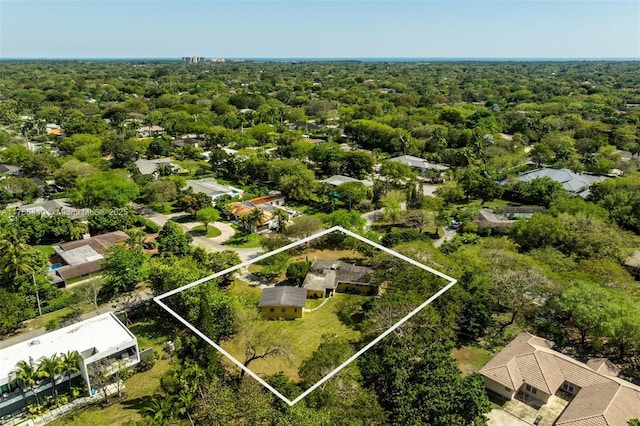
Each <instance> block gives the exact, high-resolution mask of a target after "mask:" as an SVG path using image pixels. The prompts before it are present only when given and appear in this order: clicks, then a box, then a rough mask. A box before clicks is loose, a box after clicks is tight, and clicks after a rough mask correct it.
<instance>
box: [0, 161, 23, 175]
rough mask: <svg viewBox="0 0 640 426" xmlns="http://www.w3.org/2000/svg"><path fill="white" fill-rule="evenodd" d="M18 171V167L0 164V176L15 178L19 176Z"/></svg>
mask: <svg viewBox="0 0 640 426" xmlns="http://www.w3.org/2000/svg"><path fill="white" fill-rule="evenodd" d="M20 170H21V168H20V167H19V166H12V165H11V164H4V163H0V176H16V175H19V174H20Z"/></svg>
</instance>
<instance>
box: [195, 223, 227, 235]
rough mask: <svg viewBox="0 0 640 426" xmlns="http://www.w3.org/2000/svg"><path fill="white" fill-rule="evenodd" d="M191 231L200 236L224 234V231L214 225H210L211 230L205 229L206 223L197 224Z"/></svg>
mask: <svg viewBox="0 0 640 426" xmlns="http://www.w3.org/2000/svg"><path fill="white" fill-rule="evenodd" d="M191 232H193V233H194V234H195V235H197V236H199V237H207V238H215V237H218V236H220V234H222V231H220V230H219V229H218V228H216V227H215V226H213V225H209V232H206V231H205V228H204V225H200V226H196V227H195V228H193V229H192V230H191Z"/></svg>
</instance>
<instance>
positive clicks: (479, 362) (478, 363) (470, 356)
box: [451, 345, 495, 374]
mask: <svg viewBox="0 0 640 426" xmlns="http://www.w3.org/2000/svg"><path fill="white" fill-rule="evenodd" d="M494 355H495V354H493V353H491V352H489V351H488V350H486V349H483V348H479V347H478V346H473V345H469V346H463V347H461V348H460V349H457V348H456V349H454V350H453V351H452V353H451V356H453V357H454V358H455V359H456V361H458V367H460V369H461V370H462V372H463V373H464V374H470V373H475V372H477V371H479V370H480V369H481V368H482V367H484V365H485V364H486V363H487V362H489V361H490V360H491V358H493V356H494Z"/></svg>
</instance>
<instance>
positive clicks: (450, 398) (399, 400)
mask: <svg viewBox="0 0 640 426" xmlns="http://www.w3.org/2000/svg"><path fill="white" fill-rule="evenodd" d="M401 346H402V345H401ZM360 366H361V370H362V376H363V380H364V383H365V384H366V385H367V386H369V387H372V388H373V389H374V390H375V391H376V393H377V395H378V398H379V400H380V404H381V405H382V407H383V408H384V409H385V410H386V411H387V412H388V414H389V421H390V423H392V424H430V425H434V426H438V425H442V426H444V425H453V424H460V425H462V424H480V425H483V424H486V421H487V419H486V418H485V417H484V413H486V412H488V411H489V409H490V404H489V400H488V398H487V395H486V392H485V391H484V381H483V379H482V377H481V376H480V375H478V374H477V373H476V374H471V375H468V376H466V377H463V376H462V373H461V371H460V370H459V369H458V367H457V366H456V362H455V360H454V359H453V358H452V357H451V355H450V354H449V351H448V350H447V349H446V348H445V347H443V346H442V345H439V344H437V343H431V344H428V345H425V346H424V348H423V349H421V350H420V351H419V352H418V353H417V354H414V353H412V351H411V350H407V349H402V348H401V347H400V348H398V347H395V345H393V347H392V346H391V345H382V346H380V347H378V348H373V349H372V350H370V351H369V352H367V353H366V354H365V355H364V356H363V357H362V359H361V360H360Z"/></svg>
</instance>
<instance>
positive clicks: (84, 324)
mask: <svg viewBox="0 0 640 426" xmlns="http://www.w3.org/2000/svg"><path fill="white" fill-rule="evenodd" d="M72 351H77V352H78V353H79V354H80V357H81V362H80V363H79V365H78V369H79V370H80V372H79V373H75V374H72V377H76V376H82V378H83V379H84V381H85V383H86V385H87V390H88V391H89V393H90V394H92V393H94V392H95V391H98V389H97V388H96V386H93V385H92V384H91V380H90V371H91V369H92V366H94V365H95V364H96V363H98V362H104V361H102V360H105V359H106V360H107V362H108V363H110V364H113V363H116V362H120V365H121V366H126V367H129V366H133V365H135V364H137V363H138V362H140V354H139V350H138V340H137V339H136V336H134V335H133V333H131V332H130V331H129V329H127V327H125V326H124V324H122V322H120V320H119V319H118V318H117V317H116V316H115V315H114V314H113V313H112V312H107V313H104V314H102V315H98V316H96V317H93V318H89V319H87V320H84V321H81V322H78V323H75V324H72V325H69V326H67V327H64V328H61V329H58V330H55V331H52V332H50V333H47V334H44V335H42V336H39V337H36V338H34V339H30V340H26V341H24V342H20V343H17V344H15V345H12V346H9V347H6V348H4V349H0V417H3V416H5V415H7V414H10V413H13V412H15V411H18V410H20V409H21V408H23V407H24V406H25V405H26V404H27V403H28V402H30V401H31V400H32V399H33V392H32V391H30V390H25V393H24V395H23V393H22V391H21V389H20V388H19V387H18V386H17V385H16V384H15V379H16V365H17V364H18V363H19V362H20V361H27V362H28V361H29V358H31V359H33V360H34V362H35V364H36V365H37V364H39V362H40V360H41V359H42V358H43V357H51V356H53V355H58V356H60V355H61V354H63V353H67V352H72ZM66 380H67V377H66V376H64V374H63V375H61V377H60V378H59V379H58V380H57V381H56V386H60V385H61V384H64V383H65V382H66ZM37 392H38V395H40V394H41V393H42V392H45V393H47V394H48V392H51V382H50V380H48V379H44V380H42V381H41V382H40V387H39V388H38V390H37ZM30 397H31V398H30Z"/></svg>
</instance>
